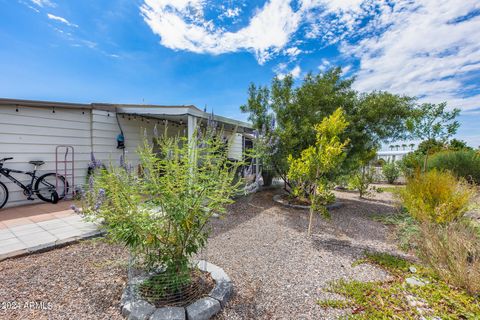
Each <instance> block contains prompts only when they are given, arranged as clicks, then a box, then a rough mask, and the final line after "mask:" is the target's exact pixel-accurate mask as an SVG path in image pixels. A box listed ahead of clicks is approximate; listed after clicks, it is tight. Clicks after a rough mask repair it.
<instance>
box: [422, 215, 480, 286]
mask: <svg viewBox="0 0 480 320" xmlns="http://www.w3.org/2000/svg"><path fill="white" fill-rule="evenodd" d="M420 230H421V231H420V236H421V237H422V241H418V246H419V247H418V250H419V254H420V256H421V258H422V260H424V261H425V262H426V263H428V265H429V266H430V267H431V268H432V269H433V270H435V272H436V273H437V274H438V275H439V276H440V277H441V278H442V279H443V280H445V281H446V282H447V283H449V284H451V285H454V286H456V287H461V288H464V289H465V290H467V291H468V292H469V293H471V294H480V237H479V235H478V230H476V228H475V227H474V226H472V225H471V223H468V222H465V221H460V222H452V223H450V224H448V225H447V226H441V225H435V224H431V223H424V224H422V225H421V228H420Z"/></svg>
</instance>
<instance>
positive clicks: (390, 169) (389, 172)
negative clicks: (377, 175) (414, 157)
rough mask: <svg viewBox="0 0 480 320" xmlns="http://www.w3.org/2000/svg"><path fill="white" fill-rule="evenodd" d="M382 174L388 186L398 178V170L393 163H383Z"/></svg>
mask: <svg viewBox="0 0 480 320" xmlns="http://www.w3.org/2000/svg"><path fill="white" fill-rule="evenodd" d="M382 173H383V175H384V176H385V178H386V179H387V181H388V183H390V184H393V183H394V182H395V180H397V179H398V177H400V169H399V168H398V166H397V164H396V163H395V162H389V163H385V164H384V165H383V167H382Z"/></svg>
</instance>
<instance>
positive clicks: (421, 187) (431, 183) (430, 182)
mask: <svg viewBox="0 0 480 320" xmlns="http://www.w3.org/2000/svg"><path fill="white" fill-rule="evenodd" d="M474 195H475V189H474V188H473V187H472V186H471V185H470V184H468V182H466V181H465V180H464V179H460V180H457V178H456V177H455V176H454V175H453V174H452V173H450V172H448V171H439V170H436V169H433V170H431V171H428V172H426V173H423V174H420V173H417V174H416V175H415V176H414V177H413V178H410V179H409V180H408V183H407V185H406V187H405V188H404V189H403V190H401V191H400V193H399V196H400V199H401V200H402V204H403V206H404V207H405V208H406V209H407V210H408V212H409V214H410V215H412V217H414V218H415V219H416V220H418V221H421V222H435V223H440V224H445V223H449V222H451V221H454V220H457V219H459V218H461V217H462V216H463V215H464V213H465V212H466V211H467V209H468V207H469V204H470V201H471V199H472V198H473V196H474Z"/></svg>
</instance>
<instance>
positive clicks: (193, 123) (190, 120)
mask: <svg viewBox="0 0 480 320" xmlns="http://www.w3.org/2000/svg"><path fill="white" fill-rule="evenodd" d="M196 128H197V117H195V116H192V115H187V135H188V142H190V141H192V137H193V133H194V132H195V129H196Z"/></svg>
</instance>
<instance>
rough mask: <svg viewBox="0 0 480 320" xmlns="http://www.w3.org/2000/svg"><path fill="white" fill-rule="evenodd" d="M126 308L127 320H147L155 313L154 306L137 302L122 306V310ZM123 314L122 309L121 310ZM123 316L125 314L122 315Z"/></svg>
mask: <svg viewBox="0 0 480 320" xmlns="http://www.w3.org/2000/svg"><path fill="white" fill-rule="evenodd" d="M127 306H128V308H129V309H130V310H129V311H130V313H129V315H128V320H148V319H149V318H150V316H151V315H152V313H153V312H154V311H155V309H156V308H155V306H153V305H151V304H150V303H148V302H146V301H144V300H139V301H135V302H132V303H129V304H126V305H125V306H124V309H125V308H126V307H127ZM122 313H123V309H122ZM124 316H125V314H124Z"/></svg>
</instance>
